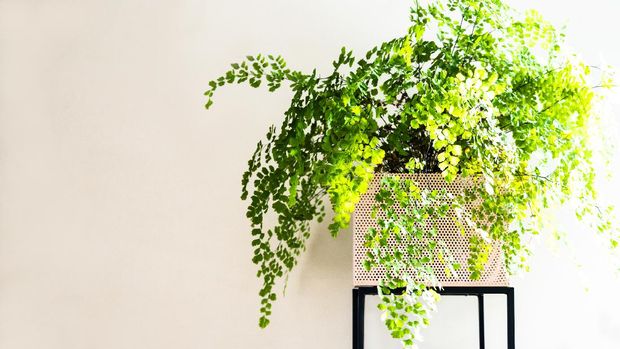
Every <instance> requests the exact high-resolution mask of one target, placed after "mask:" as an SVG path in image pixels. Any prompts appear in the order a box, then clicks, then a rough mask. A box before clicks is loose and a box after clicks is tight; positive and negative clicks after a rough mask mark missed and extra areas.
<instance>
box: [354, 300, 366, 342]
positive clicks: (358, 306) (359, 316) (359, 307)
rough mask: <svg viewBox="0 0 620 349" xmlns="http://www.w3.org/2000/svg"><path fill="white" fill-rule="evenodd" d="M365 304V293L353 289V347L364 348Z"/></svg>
mask: <svg viewBox="0 0 620 349" xmlns="http://www.w3.org/2000/svg"><path fill="white" fill-rule="evenodd" d="M364 306H365V294H364V292H363V291H362V290H360V289H358V288H354V289H353V349H364Z"/></svg>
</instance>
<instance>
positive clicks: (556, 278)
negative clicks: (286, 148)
mask: <svg viewBox="0 0 620 349" xmlns="http://www.w3.org/2000/svg"><path fill="white" fill-rule="evenodd" d="M513 3H517V2H516V1H513ZM518 3H519V6H523V7H525V5H533V4H535V3H538V4H536V5H537V6H538V7H539V8H541V9H542V10H543V12H544V13H545V14H547V15H549V16H550V17H551V18H552V19H554V20H555V21H557V22H558V23H561V22H562V21H565V20H568V23H569V24H570V25H571V29H570V31H569V32H570V34H571V35H572V38H573V41H572V42H573V44H574V46H575V47H576V48H577V49H579V50H581V51H584V52H585V54H586V56H587V58H589V59H591V60H595V62H599V54H603V55H604V56H606V57H607V61H608V62H609V63H613V64H615V65H616V66H620V47H619V46H618V43H617V40H616V37H615V34H616V33H617V32H618V29H620V27H619V24H618V22H617V17H618V14H620V5H618V3H617V2H616V1H612V0H608V1H604V0H591V1H588V2H586V3H584V2H581V1H579V2H578V1H574V2H573V1H561V0H553V1H551V0H549V1H540V2H536V1H533V0H531V1H525V2H524V1H519V2H518ZM408 5H409V1H407V0H399V1H379V0H364V1H354V0H346V1H334V0H320V1H298V0H295V1H291V0H266V1H213V0H206V1H205V0H202V1H199V0H174V1H172V0H170V1H152V0H123V1H114V0H80V1H72V0H57V1H44V0H39V1H36V0H0V348H3V349H4V348H6V349H44V348H50V349H78V348H93V349H97V348H101V349H103V348H105V349H110V348H114V349H125V348H127V349H129V348H132V349H133V348H149V349H151V348H152V349H155V348H162V349H163V348H338V349H340V348H347V347H350V317H351V316H350V292H351V291H350V286H351V285H350V279H351V267H350V259H351V253H350V245H351V238H350V234H349V233H348V232H345V233H343V234H342V235H341V236H340V237H339V238H338V239H336V240H332V239H331V238H330V237H329V236H328V234H327V233H326V231H325V226H317V227H316V228H315V231H314V232H315V234H314V237H313V239H312V241H311V243H310V247H309V251H308V253H307V254H306V255H305V256H304V257H303V260H302V262H301V265H300V266H299V267H298V268H297V270H296V271H295V272H294V273H293V275H292V276H291V279H290V283H289V287H288V293H287V296H286V297H285V298H284V299H281V300H279V301H278V303H277V305H276V307H275V315H274V317H273V321H272V325H271V326H270V327H269V328H268V329H267V330H265V331H261V330H259V329H258V328H257V326H256V315H257V309H258V305H257V303H258V298H257V296H256V291H257V288H258V281H257V280H256V279H255V276H254V275H255V269H254V266H253V265H252V264H251V262H250V259H249V256H250V253H251V249H250V247H249V243H250V238H249V234H248V232H247V227H248V225H247V222H246V220H245V218H244V203H242V202H241V201H240V200H239V180H240V175H241V172H242V170H243V169H244V166H245V162H246V160H247V157H248V156H249V155H250V152H251V151H252V150H253V146H254V144H255V142H256V140H257V139H259V137H261V136H262V135H263V134H264V133H265V131H266V129H267V127H268V126H269V125H270V124H271V123H273V122H278V120H279V119H280V114H281V112H282V111H283V110H284V109H285V108H286V106H287V98H288V94H287V93H281V94H278V95H270V94H268V93H266V92H263V91H255V90H250V89H247V88H229V89H226V90H222V91H221V93H218V95H217V96H216V104H215V106H214V107H213V109H212V110H211V111H210V112H205V111H204V110H203V109H202V104H203V102H204V100H203V98H202V96H201V93H202V91H203V90H204V89H205V87H206V82H207V81H208V80H209V78H212V77H214V76H216V75H217V74H219V73H221V72H222V71H223V70H224V69H226V67H227V64H228V63H229V62H231V61H234V60H237V59H239V58H241V57H243V56H244V55H245V54H248V53H256V52H260V51H267V52H276V53H281V54H282V55H284V56H285V57H287V59H288V60H289V61H290V62H291V64H292V65H293V66H294V67H296V68H300V69H310V68H312V67H314V66H318V67H319V70H320V71H325V70H326V69H327V68H328V67H329V66H330V62H331V59H332V58H333V57H335V56H336V55H337V53H338V52H339V49H340V47H341V46H343V45H347V46H350V47H351V48H353V49H355V51H356V52H357V53H361V52H363V51H364V50H365V49H367V48H369V47H371V45H373V44H375V43H378V42H380V41H381V40H385V39H388V38H391V37H393V36H395V35H399V34H400V33H402V32H403V31H404V30H405V28H406V26H407V18H408V16H407V8H408ZM568 224H570V222H569V223H568ZM580 230H581V229H580V228H575V229H574V231H575V232H577V233H578V232H579V231H580ZM576 235H579V234H576ZM576 241H577V242H576V243H575V244H574V245H573V248H577V247H579V248H580V250H585V251H588V252H589V253H590V254H589V255H588V258H584V259H582V261H585V262H586V263H585V264H584V265H585V266H584V267H581V268H577V266H576V264H577V263H573V262H571V258H572V257H570V255H569V257H565V256H564V257H562V256H560V258H554V257H553V256H552V253H551V252H550V249H548V248H546V247H545V245H546V244H545V243H544V241H543V242H541V243H540V244H539V246H541V247H540V248H539V252H540V253H539V254H538V255H537V256H536V258H534V261H533V267H534V271H533V272H532V273H530V274H529V275H526V276H525V277H524V278H523V279H519V280H517V281H516V285H517V301H518V304H517V312H518V320H517V321H518V343H519V345H520V347H521V348H528V349H535V348H545V349H548V348H558V349H567V348H580V347H584V346H585V347H596V348H601V349H605V348H607V349H612V348H618V347H620V315H619V314H620V302H619V301H618V299H617V298H618V297H617V294H618V293H619V292H620V282H619V281H618V279H610V278H609V277H608V274H607V273H606V271H607V270H606V269H596V268H597V267H599V266H600V265H601V263H603V262H604V261H605V254H604V253H602V252H601V251H602V250H601V249H600V247H599V246H598V245H596V244H595V243H593V242H591V240H587V239H577V240H576ZM582 276H583V277H582ZM588 278H589V279H590V280H594V282H588V281H587V280H588ZM599 279H602V280H599ZM583 280H586V281H583ZM586 286H588V287H589V288H590V291H589V293H586V292H584V288H585V287H586ZM502 302H503V300H502V299H493V300H491V301H490V308H491V309H489V315H488V317H489V325H488V326H489V327H488V328H487V329H488V330H489V331H490V332H493V333H494V335H492V338H490V339H489V340H490V345H489V346H488V348H502V346H501V343H503V339H502V338H501V335H502V334H503V332H502V331H503V323H502V321H503V318H502V316H504V315H503V312H502V311H503V303H502ZM474 304H475V303H473V302H472V300H471V299H461V300H457V299H446V300H445V301H444V304H443V308H442V310H441V311H440V313H439V314H438V315H437V319H436V321H435V326H434V327H433V328H432V329H431V330H430V331H429V332H428V342H427V346H426V347H425V348H427V349H430V348H440V347H442V346H443V348H447V347H449V346H448V345H451V344H454V343H460V344H464V343H471V346H470V347H471V348H475V347H476V339H475V334H476V327H475V324H473V323H472V322H471V321H474V320H475V317H473V314H474V313H473V310H474ZM368 309H369V310H368V312H369V314H368V321H369V325H368V330H367V331H368V343H369V344H372V346H370V345H369V348H379V347H380V346H381V347H384V348H386V347H394V348H397V347H398V346H397V345H394V343H393V342H391V341H389V340H388V339H386V338H385V334H384V333H383V332H382V328H381V324H380V323H378V320H377V317H376V316H373V315H376V312H373V311H372V308H371V307H369V308H368ZM493 319H497V320H493ZM457 321H465V322H466V325H465V326H464V327H463V328H461V329H454V328H451V327H452V325H453V324H454V323H456V322H457ZM460 347H462V348H466V346H465V345H461V346H460Z"/></svg>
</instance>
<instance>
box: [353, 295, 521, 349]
mask: <svg viewBox="0 0 620 349" xmlns="http://www.w3.org/2000/svg"><path fill="white" fill-rule="evenodd" d="M435 291H436V292H437V293H439V294H441V295H445V296H476V297H478V333H479V342H480V349H484V348H485V345H484V295H485V294H505V295H506V310H507V314H506V318H507V321H506V322H507V324H506V325H507V330H508V332H507V334H508V336H507V337H508V349H515V296H514V288H513V287H478V286H473V287H444V288H442V289H436V290H435ZM401 292H402V291H401ZM367 295H377V287H375V286H356V287H354V288H353V349H364V304H365V297H366V296H367Z"/></svg>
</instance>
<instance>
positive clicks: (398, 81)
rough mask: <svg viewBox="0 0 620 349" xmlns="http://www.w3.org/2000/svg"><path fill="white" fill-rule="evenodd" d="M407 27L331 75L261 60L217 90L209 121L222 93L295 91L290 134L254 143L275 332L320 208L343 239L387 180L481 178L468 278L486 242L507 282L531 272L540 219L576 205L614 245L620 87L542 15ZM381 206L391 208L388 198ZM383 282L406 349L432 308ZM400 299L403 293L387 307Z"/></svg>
mask: <svg viewBox="0 0 620 349" xmlns="http://www.w3.org/2000/svg"><path fill="white" fill-rule="evenodd" d="M410 17H411V26H410V27H409V30H408V31H407V32H406V33H404V35H403V36H401V37H397V38H395V39H393V40H390V41H387V42H384V43H382V44H380V45H378V46H376V47H374V48H372V49H371V50H369V51H368V52H367V53H366V54H365V55H364V56H363V57H361V58H357V57H355V56H354V55H353V53H352V52H351V51H349V50H347V49H345V48H343V49H342V51H341V53H340V56H339V57H338V59H337V60H336V61H334V62H333V67H334V69H333V71H332V72H331V73H330V74H327V75H324V76H321V75H319V74H317V72H316V71H312V72H310V73H306V72H301V71H296V70H293V69H291V68H289V67H288V66H287V64H286V62H285V61H284V59H282V58H281V57H280V56H272V55H266V56H265V55H256V56H248V57H247V58H246V59H245V60H243V61H242V62H240V63H235V64H233V65H232V68H231V69H230V70H229V71H227V72H226V73H225V74H224V75H223V76H221V77H219V78H217V79H215V80H213V81H211V82H210V83H209V89H208V90H207V92H206V93H205V95H206V96H207V102H206V107H207V108H209V107H211V105H212V103H213V100H212V97H213V95H214V92H216V90H217V89H218V88H220V87H221V86H224V85H226V84H234V83H248V84H249V85H250V86H252V87H260V86H261V85H267V88H268V89H269V90H270V91H275V90H277V89H279V88H281V87H282V86H288V87H289V88H290V89H291V90H292V91H293V98H292V100H291V105H290V107H289V108H288V110H287V111H286V112H285V113H284V121H283V122H282V124H281V125H280V126H279V127H271V128H270V129H269V132H268V133H267V136H266V139H265V140H263V141H261V142H259V143H258V146H257V148H256V151H255V152H254V154H253V155H252V157H251V159H250V160H249V162H248V170H247V172H246V173H245V174H244V175H243V183H242V184H243V189H242V198H243V199H248V200H249V201H250V204H249V206H248V209H247V216H248V218H249V219H250V221H251V225H252V230H251V231H252V236H253V241H252V246H253V247H254V256H253V259H252V260H253V262H254V263H256V264H257V265H258V276H259V277H260V278H262V280H263V287H262V288H261V290H260V296H261V297H262V301H261V304H262V305H261V309H260V310H261V314H262V315H261V318H260V326H261V327H264V326H267V324H268V323H269V316H270V315H271V308H272V302H273V301H274V300H275V299H276V285H277V281H278V279H280V278H282V277H283V276H285V275H286V274H287V273H288V272H290V271H291V270H292V268H293V267H294V266H295V264H296V263H297V260H298V257H299V255H300V254H301V253H302V252H303V250H304V249H305V247H306V243H307V240H308V238H309V236H310V226H311V223H312V222H313V221H315V220H318V221H321V220H322V219H323V218H324V217H325V207H324V205H325V200H324V197H327V198H328V199H329V202H330V203H331V209H332V210H333V211H334V216H333V219H332V221H331V223H330V225H329V230H330V232H331V234H332V235H334V236H335V235H336V234H337V233H338V232H339V231H340V230H342V229H343V228H346V227H347V226H348V224H349V221H350V216H351V213H352V212H353V210H354V208H355V205H356V203H357V202H358V201H359V200H360V195H361V194H363V193H365V192H366V190H367V189H368V185H369V182H370V180H371V179H372V178H373V175H374V174H375V173H376V172H392V173H404V172H441V173H442V174H443V176H444V178H445V180H446V181H447V182H450V181H452V180H454V179H455V178H456V177H457V176H475V177H478V178H480V179H481V182H480V183H481V186H480V188H479V190H478V191H477V192H476V195H477V196H478V197H479V198H480V199H481V201H482V205H481V206H480V207H479V208H478V209H477V211H476V212H474V215H473V216H477V217H484V218H485V220H486V221H487V222H488V223H486V224H483V223H480V226H479V227H478V228H479V229H481V230H482V231H483V232H484V236H485V237H486V239H483V238H479V239H474V240H472V258H470V261H471V263H470V264H471V265H469V266H467V267H468V268H469V270H470V271H471V277H472V278H476V277H478V276H479V275H480V270H481V269H482V268H484V258H483V257H480V255H481V254H480V253H479V252H480V251H484V250H485V248H488V246H489V244H490V241H491V240H493V241H499V242H502V246H503V251H504V254H505V260H506V263H507V266H508V267H509V269H510V270H515V269H516V268H519V267H523V266H525V264H526V257H527V256H528V247H527V245H526V244H525V243H524V239H523V237H524V236H527V235H528V234H537V233H539V232H544V231H545V229H546V227H545V225H544V217H545V215H544V214H545V209H546V208H548V207H550V206H551V205H554V204H556V203H559V204H561V203H564V202H566V201H568V200H571V199H577V200H578V201H579V202H580V207H579V208H578V209H577V211H576V214H577V216H578V217H579V218H580V219H585V220H587V221H589V222H591V223H592V224H593V226H594V227H595V228H596V230H598V231H600V233H602V234H605V236H607V237H608V238H609V239H610V241H611V244H612V246H616V245H617V244H618V238H617V235H616V228H615V227H613V226H612V224H611V222H610V213H609V211H608V210H607V209H605V208H600V207H598V206H597V204H596V190H595V187H594V182H595V174H596V171H595V169H594V168H593V163H592V159H593V154H592V148H591V147H590V143H589V138H590V137H592V132H593V130H592V128H591V127H590V125H591V123H592V121H593V120H596V118H597V117H598V116H597V114H596V113H594V112H593V105H594V103H596V101H597V100H598V98H599V97H598V95H597V90H596V88H599V87H600V88H608V87H610V86H611V83H610V81H609V80H607V79H604V80H603V82H602V83H600V84H598V85H597V86H593V84H592V82H591V80H592V79H591V78H590V76H591V72H590V70H591V67H589V66H588V65H586V64H585V63H583V62H581V61H580V60H579V59H577V58H576V57H575V56H573V55H570V54H568V53H567V52H566V51H565V49H564V48H563V46H564V42H563V34H562V33H560V32H558V31H557V30H556V29H554V27H553V26H552V25H550V24H549V23H548V22H546V21H545V20H543V19H542V18H541V16H540V15H539V14H537V13H536V12H533V11H529V12H526V13H525V14H520V13H517V12H515V11H513V10H512V9H510V8H509V7H507V6H506V5H505V4H504V3H503V2H502V1H500V0H445V1H435V2H431V3H430V4H428V5H419V4H418V3H417V2H416V3H415V4H414V6H413V7H412V9H411V12H410ZM398 183H400V184H402V181H396V182H394V181H389V180H388V181H387V182H384V185H385V189H386V190H390V193H391V194H397V193H400V194H401V195H405V197H407V198H409V199H412V200H414V199H415V200H417V202H418V205H417V206H416V207H419V204H420V202H423V201H420V200H421V199H420V198H419V197H418V196H415V195H420V194H419V193H417V194H416V193H415V191H414V192H411V191H410V190H409V189H403V188H415V187H416V186H415V183H413V184H412V185H409V186H404V187H403V186H401V185H400V184H398ZM410 184H411V183H410ZM412 195H414V196H412ZM385 198H387V197H384V199H385ZM429 200H430V199H429ZM434 200H439V198H435V199H434ZM378 203H379V205H381V204H385V202H382V201H381V198H378ZM404 204H407V203H406V202H405V203H404ZM428 204H429V205H430V203H428ZM452 204H453V203H446V205H448V206H449V207H452ZM422 207H424V205H423V206H422ZM384 209H386V210H388V211H389V207H388V206H384ZM269 212H275V215H276V216H277V221H276V224H275V225H273V226H266V225H265V216H266V215H267V214H268V213H269ZM392 218H393V220H392V221H393V222H395V221H398V220H410V219H411V217H407V216H398V215H395V216H393V217H392ZM390 232H393V230H390V229H388V230H387V233H390ZM375 233H376V234H380V233H381V232H380V231H375ZM384 233H385V232H384ZM420 234H423V235H424V234H430V232H421V233H420ZM424 236H426V235H424ZM428 241H429V242H432V236H429V240H428ZM427 247H428V248H431V247H432V246H431V245H429V246H427ZM476 253H478V255H476ZM482 255H483V254H482ZM393 259H394V258H393V256H386V255H377V256H370V257H369V260H368V261H367V263H366V264H367V265H368V266H369V267H373V266H382V267H385V268H386V269H388V270H390V267H391V266H390V264H389V263H391V262H390V261H392V260H393ZM404 263H405V264H406V265H410V266H411V265H414V266H417V267H419V270H423V268H425V267H426V266H425V263H421V261H415V260H414V261H411V260H409V261H404ZM392 267H393V265H392ZM417 267H416V268H417ZM384 281H385V282H384V286H386V287H384V288H382V290H383V291H385V292H384V298H383V300H384V301H383V302H382V303H381V307H382V309H383V310H384V311H386V314H387V316H386V318H385V320H386V325H387V326H388V328H389V329H390V331H391V333H392V334H393V335H394V337H397V338H401V339H402V342H403V343H404V344H405V345H407V346H411V345H413V344H414V340H415V333H416V331H417V329H419V328H420V326H423V325H424V324H425V323H426V322H427V321H428V319H427V317H425V315H426V312H427V311H428V310H429V309H431V308H432V304H431V303H432V299H433V298H434V296H433V294H432V292H431V291H429V289H427V288H426V287H425V286H423V284H421V283H420V282H418V281H415V280H412V279H409V280H407V279H406V278H405V279H403V278H402V277H400V278H399V277H390V276H387V277H386V280H384ZM395 286H405V287H406V288H407V290H408V291H407V292H406V293H405V295H404V296H395V295H390V294H387V293H388V292H389V289H390V288H391V287H395ZM407 297H408V298H407ZM424 299H426V300H427V301H428V302H424V301H423V300H424ZM406 300H408V301H406Z"/></svg>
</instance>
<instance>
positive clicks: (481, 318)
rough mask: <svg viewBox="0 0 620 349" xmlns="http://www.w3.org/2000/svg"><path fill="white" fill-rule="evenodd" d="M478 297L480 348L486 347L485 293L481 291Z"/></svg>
mask: <svg viewBox="0 0 620 349" xmlns="http://www.w3.org/2000/svg"><path fill="white" fill-rule="evenodd" d="M476 296H477V297H478V341H479V343H480V349H484V345H485V343H484V342H485V340H484V294H483V293H479V294H477V295H476Z"/></svg>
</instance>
